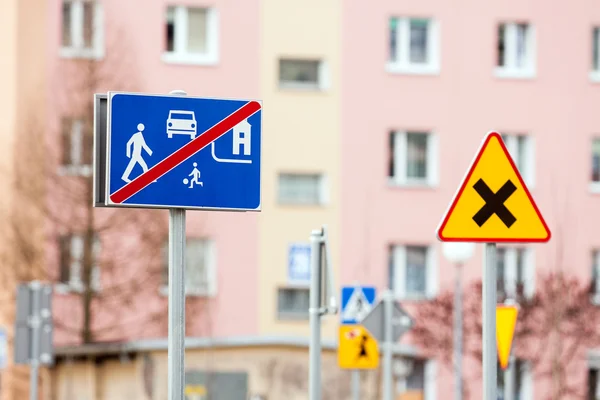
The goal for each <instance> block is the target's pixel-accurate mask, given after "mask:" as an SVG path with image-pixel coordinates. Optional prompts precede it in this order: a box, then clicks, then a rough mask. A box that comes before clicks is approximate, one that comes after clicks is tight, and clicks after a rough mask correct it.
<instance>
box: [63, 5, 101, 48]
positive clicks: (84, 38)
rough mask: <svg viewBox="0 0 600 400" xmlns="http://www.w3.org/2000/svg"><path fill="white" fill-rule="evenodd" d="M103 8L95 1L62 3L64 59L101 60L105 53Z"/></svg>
mask: <svg viewBox="0 0 600 400" xmlns="http://www.w3.org/2000/svg"><path fill="white" fill-rule="evenodd" d="M102 24H103V22H102V6H101V4H100V2H98V1H93V0H64V1H63V3H62V46H61V55H62V56H63V57H74V58H100V57H102V53H103V49H102V47H103V45H104V44H103V26H102Z"/></svg>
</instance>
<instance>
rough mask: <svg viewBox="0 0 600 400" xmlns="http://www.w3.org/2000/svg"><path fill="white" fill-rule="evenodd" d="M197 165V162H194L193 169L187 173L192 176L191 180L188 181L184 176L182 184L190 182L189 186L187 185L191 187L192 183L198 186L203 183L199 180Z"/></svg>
mask: <svg viewBox="0 0 600 400" xmlns="http://www.w3.org/2000/svg"><path fill="white" fill-rule="evenodd" d="M197 167H198V163H194V169H193V170H192V172H191V173H190V174H189V175H188V176H191V177H192V180H191V181H190V180H189V179H188V178H184V179H183V184H184V185H187V184H188V183H189V184H190V186H188V189H191V188H193V187H194V183H195V184H197V185H200V186H204V183H203V182H202V181H200V170H199V169H198V168H197Z"/></svg>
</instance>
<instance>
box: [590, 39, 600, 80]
mask: <svg viewBox="0 0 600 400" xmlns="http://www.w3.org/2000/svg"><path fill="white" fill-rule="evenodd" d="M590 78H591V79H592V81H600V28H599V27H594V28H593V29H592V70H591V72H590Z"/></svg>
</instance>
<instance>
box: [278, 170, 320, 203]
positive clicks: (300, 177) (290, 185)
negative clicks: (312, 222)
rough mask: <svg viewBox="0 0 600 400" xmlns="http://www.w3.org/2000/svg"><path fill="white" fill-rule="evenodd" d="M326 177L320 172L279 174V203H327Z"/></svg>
mask: <svg viewBox="0 0 600 400" xmlns="http://www.w3.org/2000/svg"><path fill="white" fill-rule="evenodd" d="M325 186H326V183H325V179H324V177H323V175H319V174H279V203H280V204H298V205H319V204H324V203H325V200H326V199H325V194H326V193H325Z"/></svg>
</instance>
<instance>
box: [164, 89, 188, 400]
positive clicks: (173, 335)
mask: <svg viewBox="0 0 600 400" xmlns="http://www.w3.org/2000/svg"><path fill="white" fill-rule="evenodd" d="M171 94H175V95H186V94H187V93H186V92H184V91H180V90H174V91H172V92H171ZM167 357H168V380H169V383H168V385H169V400H184V386H185V382H184V376H185V375H184V368H185V210H184V209H177V208H171V209H169V339H168V355H167Z"/></svg>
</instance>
